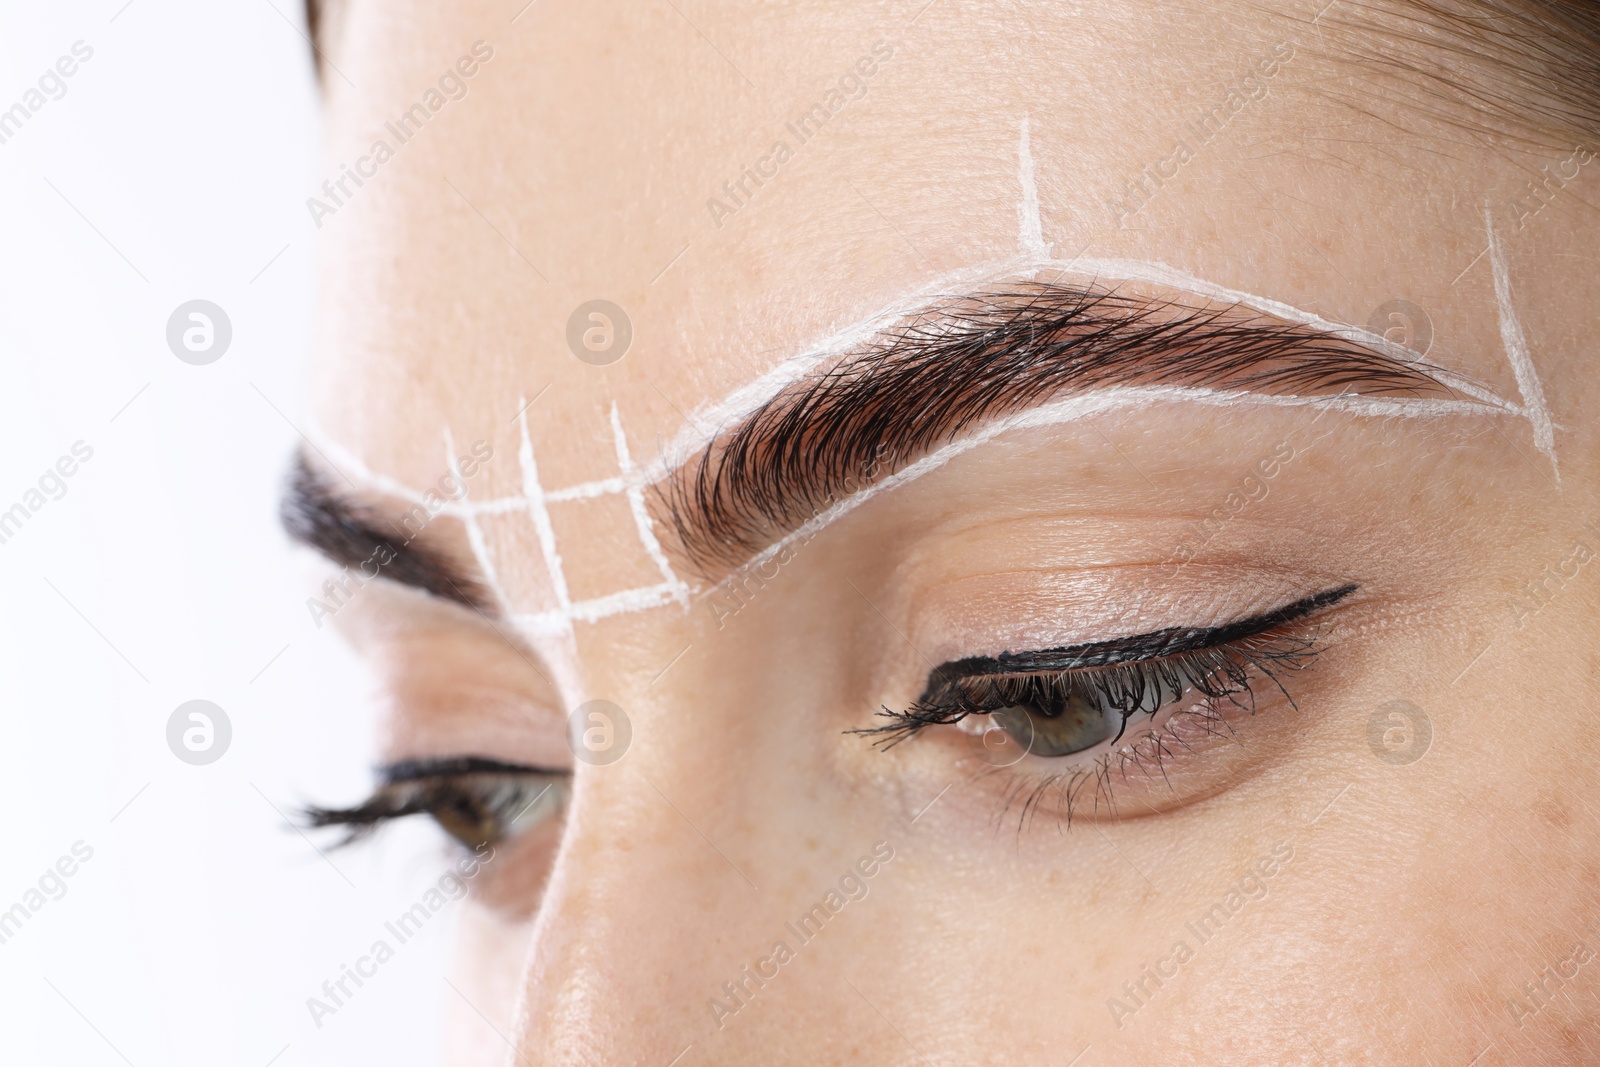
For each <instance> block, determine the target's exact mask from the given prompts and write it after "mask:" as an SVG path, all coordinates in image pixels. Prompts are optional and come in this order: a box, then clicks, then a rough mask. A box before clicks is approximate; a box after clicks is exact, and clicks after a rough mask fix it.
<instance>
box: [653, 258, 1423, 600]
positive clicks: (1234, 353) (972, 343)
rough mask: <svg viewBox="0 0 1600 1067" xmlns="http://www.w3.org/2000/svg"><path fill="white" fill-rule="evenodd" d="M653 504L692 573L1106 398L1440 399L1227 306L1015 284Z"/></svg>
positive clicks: (887, 334) (714, 461)
mask: <svg viewBox="0 0 1600 1067" xmlns="http://www.w3.org/2000/svg"><path fill="white" fill-rule="evenodd" d="M840 355H841V358H840V359H839V361H838V362H836V363H835V364H834V365H833V366H832V367H831V368H830V369H827V370H824V371H820V372H817V373H814V374H812V375H811V376H809V377H807V378H804V379H802V380H800V381H799V382H796V383H795V384H794V385H791V386H789V387H788V388H786V389H784V390H783V391H781V392H780V393H779V394H778V395H776V396H774V397H773V398H772V399H770V400H769V401H767V402H766V403H764V404H763V405H762V406H761V407H759V408H758V409H756V411H755V412H754V413H752V414H751V415H750V416H749V417H748V418H746V419H745V420H744V421H743V422H742V423H740V424H739V425H737V426H735V427H733V428H731V429H730V430H729V431H728V432H726V433H724V434H721V435H719V436H718V437H717V439H716V440H714V441H713V442H712V444H711V445H710V446H709V447H708V448H707V449H706V450H705V451H704V452H702V453H701V454H700V455H699V456H698V457H696V458H695V459H693V460H691V461H690V462H689V463H687V464H685V465H683V466H681V467H679V468H677V469H676V470H675V471H674V472H673V473H672V474H671V475H669V476H668V477H667V478H666V479H665V480H664V481H662V482H661V483H658V484H657V486H656V487H655V489H654V491H653V492H654V494H655V495H654V500H653V507H654V508H655V510H656V512H657V513H658V515H659V516H660V517H662V518H664V519H665V521H666V522H667V523H668V524H669V525H670V526H671V527H672V529H673V530H674V531H675V532H676V534H677V538H678V542H679V544H680V546H681V549H682V551H683V553H684V554H685V555H686V556H687V557H688V558H689V560H690V561H691V562H692V563H694V564H695V565H697V566H699V567H700V568H701V569H702V570H706V571H709V570H711V569H712V568H713V567H714V566H715V565H718V564H722V565H737V564H740V563H742V562H744V561H745V560H746V559H748V558H750V556H751V555H753V554H754V553H756V552H759V551H760V550H761V549H762V548H765V547H766V546H767V545H770V544H772V543H773V542H774V541H776V540H777V539H778V538H779V537H781V536H782V535H783V534H784V533H786V532H788V531H790V530H792V529H794V528H796V527H797V526H799V525H800V524H802V523H803V522H804V521H806V520H808V519H809V518H811V517H812V516H814V515H816V514H818V513H820V512H821V511H823V510H824V509H826V508H827V507H828V506H829V505H830V504H831V503H832V502H834V501H836V500H838V499H840V498H841V496H844V495H849V494H850V493H853V492H856V491H859V490H860V489H861V488H863V487H864V485H866V484H870V483H871V482H873V481H875V480H877V479H880V478H883V477H887V476H888V475H890V474H892V473H894V472H896V471H898V470H900V469H902V468H904V467H906V466H908V465H910V464H911V463H913V462H915V461H916V460H917V459H919V458H921V457H922V456H925V455H927V454H928V453H929V452H931V451H933V450H934V449H936V448H938V447H940V446H941V445H944V444H947V443H949V442H951V441H952V440H954V439H956V438H957V437H959V436H961V435H962V434H963V433H965V432H967V431H970V430H972V429H974V428H975V427H977V426H979V425H981V424H982V423H985V422H988V421H991V420H994V419H997V418H1001V417H1004V416H1007V415H1011V414H1015V413H1017V412H1019V411H1022V410H1024V409H1026V408H1029V407H1033V406H1036V405H1039V404H1042V403H1045V402H1047V401H1050V400H1055V399H1058V398H1060V397H1062V396H1064V395H1070V394H1073V393H1081V392H1086V391H1089V390H1093V389H1099V388H1105V387H1110V386H1152V385H1166V386H1190V387H1200V388H1210V389H1229V390H1240V391H1245V392H1255V393H1263V394H1269V395H1278V396H1294V395H1327V396H1334V395H1351V396H1390V397H1422V396H1450V395H1452V390H1450V389H1449V388H1448V387H1447V386H1445V385H1444V384H1442V383H1441V381H1440V380H1439V379H1438V378H1437V377H1436V376H1435V375H1436V374H1437V373H1442V372H1441V371H1440V369H1439V368H1435V367H1430V366H1429V365H1427V364H1425V363H1422V362H1420V361H1411V360H1407V359H1405V358H1402V357H1401V356H1400V355H1397V354H1390V353H1386V352H1381V351H1378V350H1377V349H1376V348H1368V347H1366V346H1364V345H1362V344H1358V343H1356V342H1354V341H1351V340H1347V339H1345V338H1343V337H1340V336H1336V335H1334V334H1330V333H1328V332H1326V331H1323V330H1318V329H1315V328H1312V327H1308V326H1304V325H1300V324H1294V323H1286V322H1282V321H1280V320H1277V319H1269V318H1265V317H1263V316H1261V315H1259V314H1257V313H1254V312H1249V311H1247V310H1245V309H1243V308H1239V307H1222V308H1216V307H1191V306H1186V305H1184V304H1181V303H1175V302H1173V301H1170V300H1166V301H1163V300H1148V299H1141V298H1137V297H1132V296H1127V295H1123V294H1120V293H1116V292H1108V291H1104V290H1099V289H1092V288H1078V287H1070V286H1064V285H1053V284H1029V285H1023V286H1017V287H1015V288H1012V289H1009V290H1006V291H1001V292H989V293H980V294H976V295H972V296H966V297H958V298H953V299H951V300H948V301H946V302H943V303H942V304H939V305H936V306H934V307H930V308H927V309H925V310H923V311H921V312H919V313H916V314H913V315H912V316H910V317H908V318H906V319H903V320H901V321H900V322H899V323H898V324H896V325H893V326H891V327H890V328H888V329H886V330H885V331H883V332H881V333H879V334H877V335H876V336H875V337H874V338H873V339H871V340H869V341H868V342H867V343H866V344H865V345H864V346H863V347H861V348H859V349H857V350H855V351H851V352H847V353H841V354H840Z"/></svg>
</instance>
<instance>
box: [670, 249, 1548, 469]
mask: <svg viewBox="0 0 1600 1067" xmlns="http://www.w3.org/2000/svg"><path fill="white" fill-rule="evenodd" d="M1047 271H1055V272H1057V274H1058V276H1059V275H1060V274H1080V275H1087V276H1090V277H1093V278H1095V279H1097V280H1101V281H1108V282H1138V283H1145V284H1153V285H1159V286H1163V287H1165V288H1168V289H1176V290H1178V291H1180V292H1185V293H1189V294H1190V295H1193V296H1199V297H1202V298H1204V299H1206V300H1208V301H1212V302H1215V303H1222V304H1238V305H1240V306H1243V307H1247V308H1250V309H1252V310H1255V311H1260V312H1262V313H1263V314H1267V315H1272V316H1274V317H1277V318H1281V319H1283V320H1285V321H1287V322H1292V323H1296V324H1298V325H1301V326H1306V327H1309V328H1311V329H1315V330H1320V331H1322V332H1324V333H1327V334H1330V335H1332V336H1334V337H1339V338H1342V339H1344V340H1347V341H1351V342H1354V343H1356V344H1361V345H1365V346H1367V347H1369V348H1373V349H1376V350H1378V351H1380V352H1383V353H1385V354H1386V355H1390V356H1393V357H1395V358H1397V359H1403V360H1407V361H1413V360H1415V359H1416V358H1417V354H1416V353H1415V352H1412V351H1411V350H1410V349H1407V348H1405V347H1403V346H1401V345H1397V344H1395V343H1394V342H1393V341H1390V340H1389V339H1388V338H1386V337H1383V336H1380V335H1379V334H1375V333H1373V332H1371V331H1370V330H1365V329H1362V328H1361V327H1359V326H1351V325H1348V324H1345V323H1337V322H1330V321H1329V320H1327V319H1324V318H1322V317H1321V316H1320V315H1314V314H1312V313H1311V312H1309V311H1303V310H1301V309H1300V308H1297V307H1294V306H1293V305H1291V304H1285V303H1283V302H1282V301H1280V300H1273V299H1270V298H1268V297H1264V296H1256V295H1254V294H1252V293H1246V292H1242V291H1240V290H1238V289H1229V288H1227V287H1225V286H1220V285H1213V284H1212V283H1210V282H1207V281H1204V280H1202V279H1200V278H1197V277H1195V276H1194V275H1192V274H1187V273H1185V272H1183V271H1181V270H1178V269H1177V268H1175V267H1170V266H1168V265H1167V264H1165V263H1147V262H1143V261H1140V260H1133V259H1086V258H1081V257H1080V258H1077V259H1072V260H1059V259H1052V258H1050V257H1049V256H1048V255H1044V256H1038V255H1024V256H1017V257H1014V258H1012V259H1008V260H997V261H994V262H990V263H984V264H980V265H978V266H976V267H970V268H966V269H963V270H959V271H952V272H950V273H949V274H944V275H941V276H939V277H937V278H935V279H933V280H932V281H930V282H927V283H926V284H924V285H922V286H920V287H918V288H917V290H916V291H915V292H913V293H911V294H910V295H908V296H905V297H902V298H900V299H898V300H896V301H894V302H893V303H892V304H889V305H887V306H885V307H883V308H881V309H880V310H878V311H876V312H874V313H873V314H871V315H868V316H867V317H866V318H864V319H862V320H860V321H859V322H856V323H853V324H851V325H849V326H846V327H845V328H843V329H841V330H838V331H836V332H834V333H832V334H829V335H828V336H827V337H824V338H822V339H821V340H820V341H817V342H816V343H814V344H812V345H810V346H809V347H807V348H806V349H805V350H804V351H802V352H799V353H797V354H796V355H793V356H790V357H788V358H787V359H784V360H782V361H780V362H779V363H778V364H777V365H776V366H774V367H773V368H772V369H771V370H768V371H767V372H766V373H764V374H762V375H760V376H759V377H757V378H756V379H755V380H754V381H751V382H749V383H748V384H746V385H743V386H741V387H739V388H738V389H735V390H734V391H733V392H732V393H730V394H728V395H727V396H726V397H724V398H723V399H722V400H721V401H719V402H718V403H716V404H712V405H709V406H705V407H702V408H697V409H696V410H695V412H693V413H692V414H691V416H690V418H689V420H688V421H689V425H687V426H685V427H684V428H683V429H682V430H680V431H679V432H678V434H677V435H676V436H675V437H674V438H673V439H672V440H671V441H670V442H669V443H668V444H667V445H666V447H665V448H663V449H662V451H661V454H660V455H659V456H658V458H657V459H656V460H655V461H654V462H652V463H651V464H650V465H649V466H647V467H644V468H642V469H641V470H640V473H639V477H640V478H641V479H642V480H643V481H644V482H645V483H646V484H650V483H653V482H657V481H660V480H661V479H663V478H666V477H667V476H668V475H670V474H671V473H672V471H673V470H674V469H675V468H676V467H677V466H679V465H681V464H682V463H683V462H685V461H686V460H688V459H689V458H691V457H693V456H695V455H697V454H699V453H700V452H701V451H703V450H704V449H705V448H706V447H707V446H709V445H710V444H711V443H712V442H713V441H714V440H716V438H717V436H718V435H719V434H720V433H722V432H724V430H725V429H726V427H728V426H730V425H734V424H737V423H739V422H742V421H743V420H744V419H746V418H748V417H749V416H750V415H751V414H753V413H754V412H755V411H756V410H757V409H758V408H760V407H761V405H763V404H765V403H766V402H767V401H769V400H771V399H772V398H773V397H774V396H776V395H778V393H780V392H781V391H782V390H783V389H784V388H786V387H787V386H789V385H790V384H792V383H794V382H796V381H798V380H799V379H801V378H802V377H804V376H805V375H806V374H807V373H808V372H810V371H811V370H812V369H814V368H815V367H817V366H818V365H819V364H821V363H823V362H824V361H825V360H827V359H829V358H834V357H837V356H839V355H842V354H844V353H845V352H847V351H849V350H850V349H851V348H852V347H854V346H857V345H859V344H861V343H862V342H864V341H866V340H868V339H869V338H870V337H871V336H872V335H873V334H874V333H876V332H877V331H878V330H880V329H882V328H884V327H885V326H888V325H891V324H892V323H894V322H895V321H897V320H899V319H901V318H904V317H905V316H906V315H909V314H912V313H914V312H916V311H918V310H920V309H921V308H923V307H924V306H926V304H927V302H928V301H929V300H931V299H933V298H935V297H937V296H946V295H949V294H951V293H961V292H966V291H971V290H972V289H974V288H977V287H981V286H983V285H985V284H989V283H993V282H998V281H1002V280H1004V279H1007V278H1022V277H1032V276H1035V275H1038V274H1043V273H1045V272H1047ZM1437 377H1438V379H1439V381H1440V382H1441V384H1443V385H1446V386H1448V387H1449V388H1451V389H1454V390H1456V391H1457V392H1459V393H1461V394H1462V395H1463V396H1468V397H1471V398H1473V399H1474V400H1478V401H1481V402H1482V403H1485V404H1489V405H1492V406H1494V407H1498V408H1501V409H1502V410H1504V411H1506V412H1509V413H1511V414H1516V415H1521V414H1523V410H1522V408H1521V406H1519V405H1517V404H1515V403H1512V402H1511V401H1509V400H1506V399H1504V398H1503V397H1500V396H1497V395H1495V394H1494V393H1492V392H1490V391H1489V390H1487V389H1484V388H1483V387H1482V386H1480V385H1478V384H1476V383H1475V382H1472V381H1470V380H1469V379H1466V378H1464V377H1463V376H1461V375H1458V374H1455V373H1454V372H1452V371H1449V370H1447V369H1443V368H1438V369H1437Z"/></svg>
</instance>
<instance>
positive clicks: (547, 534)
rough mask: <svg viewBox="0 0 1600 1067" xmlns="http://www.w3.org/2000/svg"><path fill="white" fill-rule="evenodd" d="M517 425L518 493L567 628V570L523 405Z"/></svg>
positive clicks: (569, 608) (569, 606)
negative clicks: (523, 499)
mask: <svg viewBox="0 0 1600 1067" xmlns="http://www.w3.org/2000/svg"><path fill="white" fill-rule="evenodd" d="M518 399H520V397H519V398H518ZM517 427H518V429H519V430H520V431H521V433H522V443H521V446H520V447H519V448H518V450H517V461H518V462H519V463H520V464H521V465H522V495H523V496H525V497H527V498H528V516H529V518H531V519H532V520H533V530H534V533H535V534H537V535H538V537H539V549H540V551H541V552H543V553H544V563H545V569H546V570H548V571H549V572H550V586H551V588H552V589H553V591H554V592H555V598H556V612H557V614H558V615H559V616H560V617H561V619H562V621H563V629H564V630H566V631H568V632H570V631H571V629H572V599H571V597H570V596H569V594H568V593H567V573H566V571H564V570H563V569H562V567H561V553H560V552H559V551H557V549H556V531H555V528H554V527H553V526H551V525H550V509H549V508H548V507H547V506H545V500H544V486H543V485H541V484H540V483H539V464H538V463H537V462H535V461H534V458H533V439H532V438H531V437H529V436H528V412H527V409H526V408H524V409H523V410H522V411H521V413H519V414H518V415H517Z"/></svg>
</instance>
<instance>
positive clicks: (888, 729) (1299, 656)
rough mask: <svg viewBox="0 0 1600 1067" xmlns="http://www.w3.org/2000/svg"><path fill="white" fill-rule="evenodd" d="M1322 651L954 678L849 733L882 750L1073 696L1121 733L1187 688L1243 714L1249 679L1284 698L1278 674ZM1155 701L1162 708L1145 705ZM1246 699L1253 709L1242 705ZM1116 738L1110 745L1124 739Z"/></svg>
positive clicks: (1283, 642) (1304, 647) (1257, 641)
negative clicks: (1103, 713)
mask: <svg viewBox="0 0 1600 1067" xmlns="http://www.w3.org/2000/svg"><path fill="white" fill-rule="evenodd" d="M1320 651H1321V647H1320V646H1319V645H1318V643H1317V641H1316V639H1315V638H1314V637H1300V636H1293V635H1288V634H1270V633H1269V634H1258V635H1255V636H1253V637H1248V638H1244V639H1241V640H1239V641H1235V642H1232V643H1230V644H1227V645H1221V646H1217V647H1214V648H1205V649H1197V650H1194V651H1190V652H1181V653H1177V654H1175V655H1172V656H1167V657H1164V658H1161V659H1148V660H1135V661H1131V662H1127V663H1119V664H1114V665H1111V666H1106V667H1087V668H1077V669H1073V670H1062V671H1037V672H1016V673H1009V674H991V675H981V676H976V677H965V678H952V679H949V680H947V681H946V683H945V687H944V690H943V691H941V692H938V693H932V694H924V695H923V696H922V697H920V698H918V699H917V700H916V701H914V702H913V703H912V704H911V706H910V707H908V708H906V709H905V710H904V711H892V710H890V709H889V708H884V709H883V710H882V711H880V712H879V713H878V715H879V716H880V717H882V718H887V719H889V720H890V721H889V722H888V723H887V724H884V725H880V726H873V727H869V728H867V729H863V730H852V731H850V732H851V733H859V734H867V735H874V736H875V737H876V740H875V741H874V742H873V743H874V744H875V745H877V746H878V747H880V748H893V747H894V746H895V745H898V744H900V743H901V742H902V741H906V740H909V739H910V738H911V737H913V736H915V735H916V734H918V733H920V732H921V731H923V730H925V729H927V728H928V727H930V726H950V725H954V724H955V723H958V722H961V721H962V720H963V719H966V718H968V717H970V716H974V715H988V714H991V713H993V712H995V711H998V710H1000V709H1002V708H1006V707H1011V706H1015V705H1019V704H1026V703H1029V702H1031V701H1036V700H1038V699H1039V698H1041V697H1044V698H1047V699H1054V700H1057V701H1065V700H1067V699H1069V698H1071V697H1073V696H1078V697H1081V698H1086V699H1089V700H1092V701H1095V702H1097V703H1101V704H1104V705H1105V706H1108V707H1110V708H1111V709H1113V710H1115V711H1118V712H1119V713H1120V714H1121V715H1122V724H1123V728H1124V730H1125V729H1126V727H1127V724H1128V723H1129V722H1131V721H1132V720H1133V718H1134V717H1135V716H1137V715H1140V714H1144V715H1148V716H1149V717H1151V718H1154V717H1155V716H1156V715H1157V714H1158V713H1159V712H1160V711H1161V709H1162V708H1164V707H1166V706H1167V705H1168V704H1169V703H1171V702H1172V701H1174V700H1177V699H1179V698H1180V697H1181V696H1182V695H1183V693H1184V692H1185V691H1187V690H1188V689H1194V690H1195V691H1196V692H1198V693H1200V694H1201V695H1202V696H1203V697H1204V698H1205V699H1206V701H1208V702H1210V703H1213V704H1215V703H1218V702H1220V701H1223V700H1228V701H1230V702H1231V703H1233V704H1234V705H1235V706H1236V707H1239V708H1240V709H1241V710H1246V711H1253V710H1254V690H1253V689H1252V688H1251V686H1250V678H1251V675H1252V674H1259V675H1262V676H1264V677H1266V678H1267V679H1269V680H1270V681H1271V682H1272V683H1273V684H1274V685H1276V686H1277V687H1278V689H1279V690H1280V691H1281V692H1283V694H1284V696H1285V697H1286V698H1289V699H1290V703H1291V704H1292V703H1293V698H1291V697H1289V692H1288V690H1287V689H1286V688H1285V687H1284V685H1283V682H1282V681H1281V679H1280V678H1279V677H1278V673H1279V672H1286V671H1287V672H1292V671H1299V670H1304V669H1305V668H1306V667H1308V666H1309V665H1310V661H1311V660H1312V658H1313V657H1315V656H1316V655H1317V654H1318V653H1319V652H1320ZM1152 695H1154V697H1155V699H1156V701H1157V703H1156V704H1155V705H1154V706H1153V707H1152V706H1148V701H1149V699H1150V698H1151V696H1152ZM1241 696H1248V697H1249V701H1248V703H1246V702H1243V701H1241V700H1240V697H1241ZM1122 732H1123V731H1120V730H1119V731H1118V733H1117V736H1116V737H1115V738H1112V740H1113V742H1115V741H1116V740H1120V739H1121V737H1122Z"/></svg>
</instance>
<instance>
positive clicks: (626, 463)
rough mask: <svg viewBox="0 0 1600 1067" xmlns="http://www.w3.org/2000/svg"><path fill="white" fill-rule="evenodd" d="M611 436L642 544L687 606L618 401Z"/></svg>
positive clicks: (684, 589)
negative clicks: (631, 450) (641, 481)
mask: <svg viewBox="0 0 1600 1067" xmlns="http://www.w3.org/2000/svg"><path fill="white" fill-rule="evenodd" d="M611 436H612V438H613V439H614V440H615V441H616V443H617V466H618V467H619V468H621V470H622V484H623V485H625V486H627V489H626V490H625V491H626V493H627V496H628V509H629V510H630V511H632V512H633V522H634V525H635V526H637V527H638V528H639V541H640V542H641V543H642V544H643V545H644V550H645V551H646V552H647V553H649V555H650V558H651V559H652V560H653V561H654V562H655V565H656V570H658V571H660V572H661V577H662V578H663V579H665V580H666V583H667V584H668V585H669V586H671V587H672V597H673V599H674V600H676V601H678V602H679V603H680V604H684V605H686V606H687V605H688V603H689V587H688V586H687V585H685V584H684V583H683V582H681V581H679V580H678V576H677V575H676V574H674V573H673V571H672V564H671V563H670V562H669V561H668V560H667V554H666V553H665V552H663V551H662V550H661V542H660V541H658V540H656V528H655V524H654V523H652V522H651V521H650V512H649V510H648V509H647V508H646V507H645V504H644V489H643V488H642V487H641V486H640V485H639V482H638V479H636V478H634V477H633V473H634V470H633V458H632V457H631V456H630V455H629V454H628V435H627V434H626V433H624V432H623V430H622V419H621V418H620V417H619V416H618V415H617V405H616V402H615V401H613V402H612V404H611Z"/></svg>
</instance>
